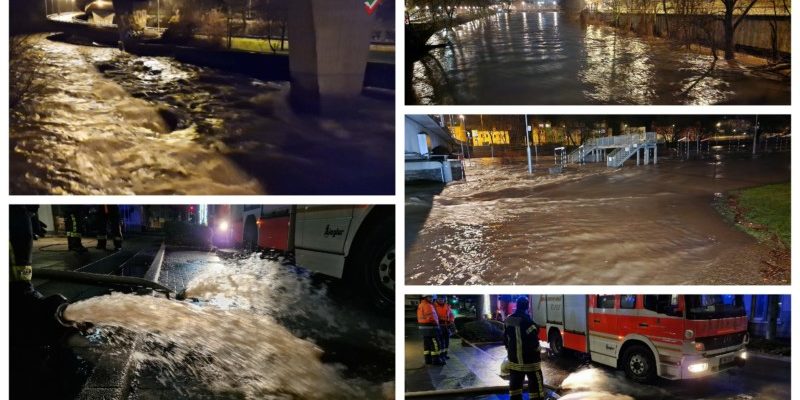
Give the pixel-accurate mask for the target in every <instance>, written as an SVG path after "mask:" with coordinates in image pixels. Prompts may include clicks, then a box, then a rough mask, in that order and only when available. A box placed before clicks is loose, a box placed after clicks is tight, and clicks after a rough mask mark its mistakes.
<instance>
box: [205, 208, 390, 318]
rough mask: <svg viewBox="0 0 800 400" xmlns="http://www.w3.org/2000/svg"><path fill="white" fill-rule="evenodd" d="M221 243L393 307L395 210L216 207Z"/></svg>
mask: <svg viewBox="0 0 800 400" xmlns="http://www.w3.org/2000/svg"><path fill="white" fill-rule="evenodd" d="M217 208H218V209H217V210H215V213H214V214H215V219H216V220H215V221H214V222H210V223H211V224H212V225H214V226H215V227H216V229H215V233H216V237H217V238H218V239H217V240H216V241H215V244H217V245H223V244H226V243H227V244H228V245H231V246H241V247H244V248H245V249H248V250H251V251H259V252H261V254H262V258H268V259H277V258H283V259H284V260H288V261H289V262H291V263H293V264H295V265H297V266H300V267H303V268H305V269H308V270H310V271H312V272H315V273H319V274H323V275H327V276H331V277H334V278H338V279H343V280H345V281H348V282H350V283H352V284H353V285H354V286H355V287H357V288H359V289H361V290H364V292H365V293H366V294H367V296H368V297H369V298H371V300H372V301H373V302H374V303H375V304H376V306H377V307H378V308H384V309H385V308H389V307H392V306H393V304H394V286H395V281H394V279H395V278H394V268H395V258H394V257H395V248H394V239H395V235H394V221H395V215H394V206H390V205H297V206H276V205H231V206H221V207H217Z"/></svg>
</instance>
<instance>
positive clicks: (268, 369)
mask: <svg viewBox="0 0 800 400" xmlns="http://www.w3.org/2000/svg"><path fill="white" fill-rule="evenodd" d="M159 280H160V282H161V283H162V284H164V285H166V286H168V287H170V288H174V289H175V290H178V291H181V290H184V289H185V290H186V295H187V298H189V299H193V300H186V301H177V300H168V299H165V298H160V297H153V296H136V295H131V294H121V293H115V294H111V295H107V296H99V297H94V298H91V299H88V300H84V301H80V302H77V303H74V304H72V305H70V306H69V307H68V308H67V311H66V314H65V317H66V318H67V319H69V320H73V321H89V322H91V323H93V324H94V325H95V326H96V327H97V328H96V332H95V333H94V334H93V335H92V337H90V340H94V341H96V342H99V343H106V344H114V343H116V344H120V343H126V341H130V342H128V343H131V342H133V343H134V351H133V356H132V358H133V360H134V362H135V364H134V365H135V366H134V368H135V372H134V377H133V378H132V382H133V383H132V384H131V387H132V390H131V393H130V395H129V396H128V397H127V398H130V399H151V398H153V399H155V398H176V399H177V398H180V399H184V398H186V399H188V398H214V399H242V398H245V399H263V398H276V399H277V398H281V399H283V398H286V399H291V398H308V399H322V398H334V399H349V398H374V399H380V398H387V397H393V393H394V385H393V381H394V368H393V366H394V357H393V355H394V334H393V333H392V330H393V323H394V320H393V317H392V316H391V315H378V314H377V313H375V312H373V311H372V310H369V309H367V308H366V307H367V305H364V304H350V303H347V302H346V301H342V300H341V299H337V298H335V296H332V295H331V294H330V293H329V292H328V289H327V286H326V285H325V284H322V283H318V282H314V281H313V280H312V278H311V277H310V276H309V275H308V274H307V273H306V272H303V271H298V270H295V269H293V268H290V267H287V266H283V265H280V264H279V263H277V262H274V261H266V260H262V259H260V258H258V257H257V256H253V257H249V258H244V259H220V258H219V257H217V256H216V255H214V254H213V253H208V252H201V251H175V252H168V253H167V255H166V257H165V261H164V265H163V267H162V271H161V275H160V279H159ZM131 335H133V336H131ZM132 339H133V340H132ZM111 349H113V347H111Z"/></svg>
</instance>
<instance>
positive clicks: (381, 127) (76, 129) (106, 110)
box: [9, 35, 394, 195]
mask: <svg viewBox="0 0 800 400" xmlns="http://www.w3.org/2000/svg"><path fill="white" fill-rule="evenodd" d="M29 45H30V47H31V49H30V52H29V53H30V54H29V57H31V58H32V59H34V60H36V61H35V62H34V61H31V68H34V67H35V68H37V74H38V75H37V78H36V81H35V84H36V86H37V87H38V88H39V89H37V90H39V93H37V94H36V96H35V97H34V99H33V101H32V102H31V103H30V104H29V105H28V106H26V107H21V108H19V109H15V110H12V112H11V115H10V134H9V136H10V159H11V161H10V172H11V175H10V176H11V177H12V178H11V180H10V191H11V193H12V194H15V195H32V194H87V195H88V194H116V195H121V194H126V195H127V194H203V195H212V194H217V195H220V194H242V195H244V194H284V195H288V194H321V193H326V194H391V193H393V192H394V184H393V178H394V162H393V160H392V158H391V157H386V155H387V154H393V152H392V151H391V149H392V148H393V147H394V103H393V102H391V101H386V100H380V99H376V98H371V97H367V96H361V97H360V98H358V99H355V100H354V101H353V104H352V107H351V108H350V109H351V110H352V113H350V114H349V115H346V116H336V117H325V116H316V115H306V114H302V113H297V112H295V111H294V110H293V109H292V108H291V107H290V106H289V104H288V99H287V96H288V92H289V84H288V82H281V81H274V82H273V81H269V82H268V81H261V80H258V79H253V78H250V77H248V76H244V75H239V74H234V73H227V72H224V71H219V70H215V69H212V68H203V67H198V66H194V65H190V64H185V63H181V62H178V61H176V60H174V59H172V58H168V57H144V56H134V55H131V54H128V53H124V52H121V51H119V50H117V49H114V48H108V47H99V46H94V45H77V44H71V43H65V42H60V41H55V40H50V39H48V38H47V37H46V35H38V36H34V37H33V38H32V39H31V41H30V42H29Z"/></svg>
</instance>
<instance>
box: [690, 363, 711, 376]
mask: <svg viewBox="0 0 800 400" xmlns="http://www.w3.org/2000/svg"><path fill="white" fill-rule="evenodd" d="M688 369H689V372H691V373H693V374H699V373H701V372H705V371H706V370H708V363H704V362H703V363H695V364H689V368H688Z"/></svg>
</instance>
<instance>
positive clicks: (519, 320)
mask: <svg viewBox="0 0 800 400" xmlns="http://www.w3.org/2000/svg"><path fill="white" fill-rule="evenodd" d="M503 343H504V344H505V345H506V350H508V369H510V370H513V371H526V372H530V371H538V370H540V369H541V365H540V362H541V360H542V359H541V354H540V353H539V352H540V350H539V334H538V327H537V326H536V324H534V323H533V320H532V319H531V317H530V316H529V315H528V314H526V313H525V312H523V311H521V310H520V311H516V312H514V313H513V314H511V315H509V316H508V318H506V322H505V332H504V333H503Z"/></svg>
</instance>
